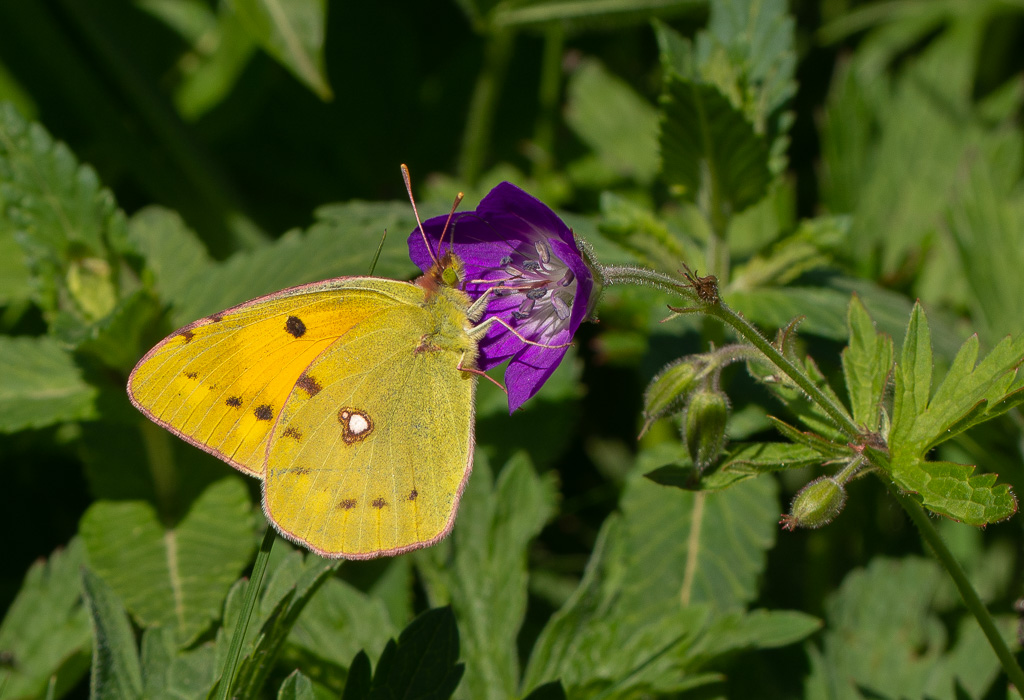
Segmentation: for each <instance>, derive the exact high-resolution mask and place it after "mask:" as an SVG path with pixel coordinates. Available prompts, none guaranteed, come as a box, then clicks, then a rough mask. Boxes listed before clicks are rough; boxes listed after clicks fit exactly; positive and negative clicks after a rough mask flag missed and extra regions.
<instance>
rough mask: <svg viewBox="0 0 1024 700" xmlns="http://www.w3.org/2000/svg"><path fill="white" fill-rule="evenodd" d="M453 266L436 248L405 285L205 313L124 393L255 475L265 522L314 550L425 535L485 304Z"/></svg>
mask: <svg viewBox="0 0 1024 700" xmlns="http://www.w3.org/2000/svg"><path fill="white" fill-rule="evenodd" d="M414 206H415V205H414ZM417 218H418V217H417ZM459 272H460V266H459V263H458V260H457V258H455V257H454V256H453V255H451V254H446V255H444V256H443V257H441V259H440V260H439V261H438V262H437V263H435V265H434V268H433V269H431V270H430V271H429V272H428V273H427V274H425V275H423V276H422V277H420V278H419V279H417V280H416V281H415V282H400V281H396V280H389V279H380V278H375V277H340V278H337V279H331V280H326V281H323V282H317V283H314V284H308V285H304V286H300V287H293V288H291V289H285V290H283V291H280V292H276V293H274V294H270V295H268V296H265V297H260V298H259V299H254V300H252V301H248V302H245V303H244V304H241V305H239V306H235V307H233V308H230V309H228V310H226V311H222V312H220V313H216V314H213V315H212V316H208V317H206V318H203V319H200V320H198V321H196V322H195V323H192V324H190V325H188V326H185V327H184V328H182V329H180V330H178V331H176V332H174V333H172V334H171V335H169V336H168V337H167V338H165V339H164V340H163V341H161V342H160V343H159V344H158V345H157V346H156V347H154V348H153V349H152V350H150V351H149V353H147V354H146V356H145V357H143V358H142V360H140V361H139V363H138V365H137V366H136V367H135V369H134V370H133V371H132V374H131V377H130V378H129V380H128V393H129V396H130V398H131V400H132V403H134V404H135V406H136V407H137V408H138V409H139V410H141V411H142V412H143V413H144V414H146V416H148V417H149V418H150V419H152V420H153V421H155V422H156V423H158V424H160V425H162V426H163V427H165V428H167V429H168V430H170V431H171V432H173V433H175V434H176V435H178V436H180V437H181V438H183V439H184V440H186V441H188V442H190V443H192V444H193V445H195V446H196V447H199V448H200V449H203V450H206V451H207V452H209V453H211V454H213V455H215V456H217V457H219V458H220V459H223V460H224V461H225V462H227V463H228V464H230V465H231V466H233V467H235V468H236V469H238V470H240V471H242V472H244V473H246V474H249V475H250V476H255V477H257V478H260V479H262V480H263V509H264V512H265V513H266V516H267V519H268V520H269V521H270V522H271V523H273V524H274V526H275V527H276V528H277V529H278V530H279V531H280V532H281V534H282V535H284V536H285V537H287V538H288V539H290V540H293V541H295V542H298V543H300V544H303V545H305V546H306V547H308V548H309V549H311V550H313V551H314V552H316V553H318V554H320V555H322V556H325V557H344V558H348V559H366V558H371V557H376V556H384V555H393V554H399V553H401V552H405V551H408V550H411V549H416V548H418V547H425V546H428V545H431V544H433V543H435V542H437V541H438V540H440V539H441V538H443V537H444V536H445V535H446V534H448V532H449V530H451V527H452V524H453V523H454V521H455V512H456V509H457V508H458V504H459V499H460V497H461V495H462V491H463V489H464V488H465V485H466V480H467V479H468V478H469V473H470V470H471V469H472V463H473V445H474V438H473V396H474V392H475V388H476V374H477V373H478V372H476V371H475V369H474V368H475V364H474V363H475V361H476V358H477V342H478V339H479V338H482V337H483V335H484V333H485V332H486V326H487V324H486V323H483V324H479V325H477V324H478V323H479V321H480V319H481V318H482V316H483V313H484V310H485V308H486V304H487V302H486V295H484V296H483V297H481V298H479V299H478V300H477V301H476V303H471V300H470V297H469V296H468V295H467V294H466V293H465V292H463V291H461V290H459V289H457V288H455V286H454V285H455V282H456V281H457V279H456V278H457V276H458V273H459Z"/></svg>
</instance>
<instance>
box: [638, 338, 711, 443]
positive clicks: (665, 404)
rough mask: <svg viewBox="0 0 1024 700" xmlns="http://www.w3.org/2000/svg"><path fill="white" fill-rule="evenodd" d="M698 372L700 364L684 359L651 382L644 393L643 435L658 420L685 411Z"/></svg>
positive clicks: (660, 373) (669, 366)
mask: <svg viewBox="0 0 1024 700" xmlns="http://www.w3.org/2000/svg"><path fill="white" fill-rule="evenodd" d="M698 372H700V366H699V364H698V363H697V362H694V361H693V360H691V359H688V358H685V357H684V358H683V359H681V360H676V361H675V362H673V363H671V364H669V365H667V366H666V367H665V369H663V370H661V372H659V373H658V374H657V375H656V376H655V377H654V379H652V380H651V383H650V384H648V385H647V391H645V392H644V429H643V430H642V431H640V432H641V434H643V433H644V432H646V430H647V428H648V427H649V426H650V424H651V423H652V422H654V421H656V420H657V419H659V418H664V417H665V416H670V415H672V414H673V413H678V412H679V411H681V410H683V406H684V405H686V399H687V397H688V396H689V395H690V390H691V389H692V388H693V383H694V379H696V378H697V374H698Z"/></svg>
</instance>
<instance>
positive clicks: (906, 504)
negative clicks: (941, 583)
mask: <svg viewBox="0 0 1024 700" xmlns="http://www.w3.org/2000/svg"><path fill="white" fill-rule="evenodd" d="M603 272H604V278H605V283H606V284H609V285H611V284H639V285H646V286H651V287H655V288H657V289H660V290H663V291H666V292H670V293H674V294H680V295H682V296H684V297H686V298H687V300H688V301H689V302H690V303H691V304H692V305H693V306H692V307H691V308H693V309H695V310H696V311H697V312H699V313H704V314H706V315H708V316H711V317H713V318H717V319H719V320H720V321H722V323H724V324H726V325H728V326H729V327H731V328H732V329H733V330H734V331H735V332H736V333H737V334H739V335H740V336H741V337H742V338H743V339H745V340H746V341H747V342H749V343H750V344H751V345H753V346H754V347H755V348H757V349H758V350H759V351H760V352H761V353H763V354H764V357H765V358H766V359H767V360H768V361H769V362H771V363H772V364H773V365H775V367H777V368H778V370H779V371H780V372H782V373H783V374H785V375H786V376H787V377H789V379H791V380H792V381H793V382H794V383H795V384H796V385H797V386H799V387H800V388H801V389H802V390H803V391H804V393H806V394H807V396H808V397H809V398H810V399H811V401H813V402H814V403H816V404H818V406H820V407H821V408H822V409H823V410H824V411H825V412H827V413H828V415H829V416H830V417H831V418H832V420H833V421H835V424H836V426H837V427H838V428H839V429H840V430H841V431H842V432H843V433H844V434H845V435H846V436H847V437H849V438H850V440H851V441H855V440H857V439H858V438H859V436H860V432H861V431H860V428H859V427H858V426H857V424H856V423H854V421H853V419H852V418H851V417H850V416H849V414H848V413H847V412H846V409H845V408H844V407H843V406H841V405H838V404H837V403H836V402H834V401H833V400H832V399H831V398H830V397H829V396H828V395H826V394H825V393H824V392H823V391H821V389H819V388H818V387H817V386H816V385H815V383H814V381H813V380H812V379H811V378H810V377H808V376H807V375H806V374H804V372H803V371H801V369H800V368H799V367H797V366H796V365H794V364H793V363H792V362H790V360H789V359H787V358H786V357H785V355H783V354H782V352H781V351H779V349H778V348H776V347H775V346H774V345H772V344H771V343H770V342H769V341H768V340H767V339H766V338H765V337H764V336H763V335H762V334H761V332H760V331H758V330H757V328H756V327H754V325H753V324H752V323H750V322H749V321H747V320H746V319H745V318H743V317H742V316H740V315H739V314H738V313H736V312H735V311H733V310H732V309H731V308H729V307H728V306H727V305H726V304H725V303H723V302H721V301H717V302H706V301H701V300H700V299H699V298H697V295H696V293H695V292H694V290H693V289H692V288H691V287H690V286H689V285H687V284H686V283H685V282H682V281H680V280H676V279H673V278H672V277H669V276H668V275H665V274H662V273H660V272H654V271H653V270H644V269H641V268H634V267H616V268H605V269H604V270H603ZM863 457H864V458H866V460H867V461H868V462H869V463H870V464H871V465H872V466H874V467H876V470H875V473H876V474H878V475H879V479H880V481H881V482H882V483H884V484H885V486H886V488H887V489H889V492H890V493H891V494H892V495H893V497H895V499H896V500H897V502H898V503H899V504H900V505H901V506H902V507H903V510H904V511H906V513H907V515H908V516H910V519H911V520H912V521H913V522H914V524H915V525H916V526H917V529H918V531H919V532H920V533H921V538H922V539H923V540H924V541H925V542H926V543H927V545H928V547H929V548H930V549H931V550H932V552H933V553H934V555H935V558H936V559H937V560H938V562H939V564H941V565H942V566H943V567H944V568H945V569H946V571H947V572H948V573H949V575H950V577H951V578H952V579H953V582H954V583H955V584H956V587H957V590H959V591H960V596H961V598H963V601H964V604H965V605H966V606H967V609H968V610H969V611H970V612H971V614H972V615H974V617H975V619H976V620H977V621H978V624H979V625H980V626H981V629H982V630H983V631H984V633H985V636H986V637H987V638H988V640H989V644H990V645H991V646H992V650H993V651H994V652H995V653H996V656H997V657H998V659H999V661H1000V663H1001V664H1002V667H1003V671H1005V672H1006V675H1007V677H1008V678H1009V679H1010V681H1011V682H1012V683H1013V684H1014V686H1016V687H1017V688H1018V690H1024V671H1022V670H1021V667H1020V665H1018V664H1017V660H1016V659H1015V658H1014V656H1013V654H1012V653H1011V651H1010V649H1009V647H1008V646H1007V644H1006V641H1005V640H1004V639H1003V637H1002V635H1001V634H1000V633H999V630H998V628H997V627H996V624H995V620H993V618H992V615H991V613H989V611H988V608H986V607H985V605H984V604H983V603H982V602H981V598H980V597H979V596H978V593H977V591H976V590H974V587H973V586H972V585H971V582H970V580H969V579H968V578H967V574H966V573H965V572H964V570H963V567H962V566H960V562H958V561H957V560H956V558H955V557H954V556H953V553H952V552H951V551H950V550H949V548H948V547H947V546H946V543H945V542H944V541H943V539H942V537H941V536H940V535H939V533H938V531H937V530H936V529H935V528H934V527H933V526H932V524H931V521H930V520H929V519H928V515H927V514H926V513H925V511H924V509H923V508H922V507H921V505H920V504H919V503H918V502H917V501H916V500H914V498H913V497H912V496H910V495H908V494H904V493H901V492H900V490H899V487H898V486H896V484H895V483H893V481H892V479H889V478H887V477H886V476H883V474H885V475H887V474H888V473H889V471H890V470H889V464H888V460H887V459H886V455H885V453H881V452H878V451H875V450H866V451H865V452H864V455H863ZM860 464H861V462H859V461H858V462H857V465H858V468H859V466H860ZM844 474H845V471H844Z"/></svg>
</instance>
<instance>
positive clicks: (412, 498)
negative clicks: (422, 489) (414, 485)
mask: <svg viewBox="0 0 1024 700" xmlns="http://www.w3.org/2000/svg"><path fill="white" fill-rule="evenodd" d="M419 495H420V493H419V491H417V490H416V489H413V490H412V491H410V492H409V500H410V501H415V500H416V497H417V496H419Z"/></svg>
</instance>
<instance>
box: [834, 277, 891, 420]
mask: <svg viewBox="0 0 1024 700" xmlns="http://www.w3.org/2000/svg"><path fill="white" fill-rule="evenodd" d="M846 323H847V326H848V327H849V329H850V344H849V345H848V346H847V347H846V348H845V349H844V350H843V375H844V377H845V378H846V390H847V391H848V392H849V394H850V406H851V408H852V409H853V419H854V420H855V421H856V422H857V423H858V424H859V425H861V426H862V427H864V428H865V429H866V430H869V431H872V432H874V431H877V430H878V427H879V422H880V420H881V411H882V401H883V399H884V398H885V389H886V386H887V385H888V382H889V376H890V374H891V373H892V361H893V349H892V338H890V337H889V336H887V335H885V334H883V333H878V332H877V331H876V330H875V324H874V322H872V320H871V317H870V316H869V315H868V312H867V309H865V308H864V304H863V302H861V300H860V298H859V297H857V296H854V297H853V298H852V299H851V300H850V310H849V313H848V314H847V321H846Z"/></svg>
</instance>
